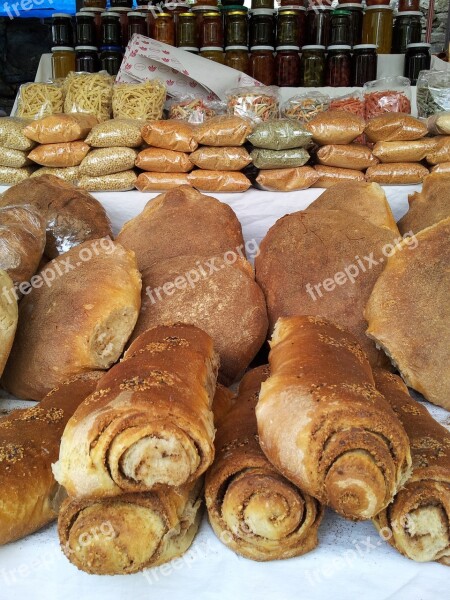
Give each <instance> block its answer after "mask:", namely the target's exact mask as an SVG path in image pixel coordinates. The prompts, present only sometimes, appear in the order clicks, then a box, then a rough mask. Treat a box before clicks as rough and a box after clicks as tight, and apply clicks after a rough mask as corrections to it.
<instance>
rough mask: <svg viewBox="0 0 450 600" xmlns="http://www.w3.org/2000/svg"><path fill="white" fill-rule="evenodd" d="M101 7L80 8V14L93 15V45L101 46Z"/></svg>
mask: <svg viewBox="0 0 450 600" xmlns="http://www.w3.org/2000/svg"><path fill="white" fill-rule="evenodd" d="M103 12H104V11H103V10H102V9H101V8H82V9H81V10H80V14H82V15H86V14H87V15H92V16H93V17H94V43H93V44H92V45H93V46H101V44H102V14H103Z"/></svg>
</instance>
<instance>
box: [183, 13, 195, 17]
mask: <svg viewBox="0 0 450 600" xmlns="http://www.w3.org/2000/svg"><path fill="white" fill-rule="evenodd" d="M179 16H180V17H195V15H194V13H193V12H185V13H180V14H179Z"/></svg>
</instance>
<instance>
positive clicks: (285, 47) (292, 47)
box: [275, 46, 300, 52]
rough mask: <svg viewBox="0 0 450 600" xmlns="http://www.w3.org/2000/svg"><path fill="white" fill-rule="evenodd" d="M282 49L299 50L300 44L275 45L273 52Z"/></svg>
mask: <svg viewBox="0 0 450 600" xmlns="http://www.w3.org/2000/svg"><path fill="white" fill-rule="evenodd" d="M283 50H295V51H296V52H300V46H277V47H276V48H275V52H282V51H283Z"/></svg>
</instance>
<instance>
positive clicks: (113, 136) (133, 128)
mask: <svg viewBox="0 0 450 600" xmlns="http://www.w3.org/2000/svg"><path fill="white" fill-rule="evenodd" d="M141 128H142V123H141V122H140V121H138V120H137V119H110V120H109V121H103V123H99V124H98V125H95V126H94V127H93V128H92V129H91V131H90V133H89V135H88V136H87V138H86V139H85V140H84V141H85V142H86V144H88V145H89V146H92V147H93V148H111V147H113V146H126V147H127V148H138V147H139V146H141V145H142V135H141Z"/></svg>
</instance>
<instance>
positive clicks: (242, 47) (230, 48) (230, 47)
mask: <svg viewBox="0 0 450 600" xmlns="http://www.w3.org/2000/svg"><path fill="white" fill-rule="evenodd" d="M228 50H245V51H246V52H248V47H247V46H226V47H225V52H228Z"/></svg>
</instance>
